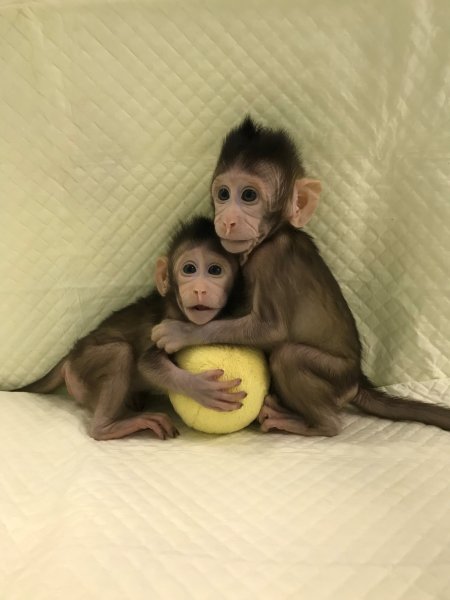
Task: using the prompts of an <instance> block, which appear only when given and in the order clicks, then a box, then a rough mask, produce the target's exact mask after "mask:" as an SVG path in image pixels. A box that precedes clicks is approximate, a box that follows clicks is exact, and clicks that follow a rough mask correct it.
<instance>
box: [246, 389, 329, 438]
mask: <svg viewBox="0 0 450 600" xmlns="http://www.w3.org/2000/svg"><path fill="white" fill-rule="evenodd" d="M258 421H259V423H260V425H261V431H263V432H264V433H267V432H269V431H274V430H275V431H279V432H281V433H294V434H296V435H306V436H312V435H327V434H324V433H320V432H319V430H318V429H316V428H313V427H309V425H308V424H307V423H306V422H305V420H304V419H303V417H301V416H300V415H298V414H297V413H294V412H292V411H290V410H289V409H288V408H285V407H284V406H282V405H281V404H280V402H279V401H278V398H277V397H276V396H274V395H273V394H269V395H268V396H266V397H265V399H264V404H263V406H262V408H261V411H260V413H259V415H258Z"/></svg>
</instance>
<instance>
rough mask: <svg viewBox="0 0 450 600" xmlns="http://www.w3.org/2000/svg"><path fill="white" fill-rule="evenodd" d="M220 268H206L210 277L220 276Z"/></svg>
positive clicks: (211, 266)
mask: <svg viewBox="0 0 450 600" xmlns="http://www.w3.org/2000/svg"><path fill="white" fill-rule="evenodd" d="M222 270H223V269H222V267H221V266H220V265H210V267H209V268H208V273H209V274H210V275H216V276H217V275H222Z"/></svg>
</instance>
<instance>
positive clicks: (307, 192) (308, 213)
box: [289, 177, 322, 227]
mask: <svg viewBox="0 0 450 600" xmlns="http://www.w3.org/2000/svg"><path fill="white" fill-rule="evenodd" d="M321 191H322V184H321V183H320V181H319V180H318V179H307V178H306V177H303V178H302V179H297V181H296V182H295V185H294V194H293V197H292V209H291V213H290V215H289V222H290V223H291V225H293V226H294V227H304V226H305V225H306V223H308V221H309V220H310V218H311V217H312V216H313V214H314V211H315V210H316V208H317V205H318V204H319V197H320V192H321Z"/></svg>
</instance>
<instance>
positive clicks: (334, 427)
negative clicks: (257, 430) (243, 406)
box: [261, 414, 340, 437]
mask: <svg viewBox="0 0 450 600" xmlns="http://www.w3.org/2000/svg"><path fill="white" fill-rule="evenodd" d="M261 431H262V432H264V433H269V432H270V431H277V432H279V433H292V434H295V435H304V436H307V437H313V436H318V437H319V436H323V437H333V436H335V435H337V434H338V433H339V432H340V426H339V424H338V423H336V422H330V423H326V424H323V425H318V426H309V425H308V424H307V423H306V422H305V421H304V419H303V418H302V417H300V416H297V415H293V414H292V415H291V416H290V417H281V418H268V419H266V420H265V421H263V422H262V424H261Z"/></svg>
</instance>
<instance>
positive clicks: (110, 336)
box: [18, 217, 246, 440]
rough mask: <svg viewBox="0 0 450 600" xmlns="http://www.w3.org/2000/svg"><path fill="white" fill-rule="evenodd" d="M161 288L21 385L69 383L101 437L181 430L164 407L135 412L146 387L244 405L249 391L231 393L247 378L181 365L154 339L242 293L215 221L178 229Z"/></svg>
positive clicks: (217, 310) (224, 405)
mask: <svg viewBox="0 0 450 600" xmlns="http://www.w3.org/2000/svg"><path fill="white" fill-rule="evenodd" d="M155 283H156V289H154V290H153V291H151V293H150V294H149V295H148V296H146V297H144V298H141V299H139V300H137V302H134V303H133V304H130V305H129V306H126V307H125V308H123V309H121V310H119V311H117V312H115V313H113V314H112V315H111V316H109V317H108V318H107V319H105V320H104V321H103V322H102V323H100V325H99V326H98V327H97V328H96V329H94V330H93V331H92V332H91V333H89V334H88V335H86V336H85V337H83V338H81V339H80V340H78V341H77V342H76V343H75V345H74V347H73V348H72V350H70V352H69V353H68V354H67V356H65V357H64V358H63V359H62V360H60V362H59V363H58V364H57V365H56V366H55V367H54V368H53V369H51V371H50V372H49V373H47V375H44V377H42V378H41V379H39V380H38V381H35V382H34V383H31V384H29V385H27V386H25V387H23V388H21V389H20V390H18V391H26V392H36V393H48V392H51V391H53V390H55V389H56V388H57V387H59V386H60V385H62V384H65V385H66V386H67V389H68V391H69V394H70V395H71V396H73V397H74V398H75V399H76V400H77V401H78V402H80V403H82V404H85V405H88V406H89V407H90V408H91V409H92V410H93V413H94V415H93V418H92V421H91V424H90V428H89V433H90V435H91V436H92V437H93V438H94V439H96V440H110V439H116V438H122V437H124V436H126V435H130V434H132V433H135V432H137V431H140V430H144V429H149V430H151V431H152V432H153V433H154V434H155V435H156V436H157V437H158V438H160V439H166V438H172V437H175V436H176V435H177V434H178V432H177V430H176V428H175V426H174V425H173V423H172V422H171V420H170V418H169V417H168V416H167V415H165V414H163V413H154V412H141V413H135V414H131V415H130V410H128V406H129V405H133V398H134V397H135V396H136V395H138V394H139V393H140V392H142V391H147V390H150V391H162V392H168V391H173V392H178V393H182V394H185V395H187V396H190V397H191V398H194V399H195V400H197V402H199V403H200V404H202V405H203V406H207V407H209V408H213V409H215V410H218V411H229V410H235V409H237V408H240V407H241V406H242V402H241V400H242V399H243V398H244V397H245V395H246V394H245V392H231V391H230V390H231V388H233V387H235V386H236V385H239V383H240V380H238V379H234V380H229V381H218V378H219V377H220V376H221V375H223V371H222V370H220V369H218V370H212V371H204V372H203V373H199V374H192V373H189V372H187V371H184V370H182V369H180V368H179V367H178V366H177V365H175V364H174V363H173V362H172V361H171V360H170V359H169V357H168V356H167V354H166V353H165V352H164V351H162V350H159V349H158V348H157V347H156V345H155V344H154V343H153V342H152V341H151V339H150V334H151V330H152V327H153V326H154V325H156V324H157V323H159V322H160V321H161V320H162V319H164V318H171V319H181V320H185V321H190V322H191V323H194V324H195V325H204V324H205V323H208V321H210V320H211V319H214V318H215V317H217V316H219V315H223V314H226V310H227V308H228V307H227V302H228V301H230V302H229V304H230V305H231V304H232V303H233V301H234V299H235V298H237V297H238V293H239V290H238V288H239V265H238V260H237V257H234V256H232V255H229V254H228V253H227V252H226V251H225V250H224V249H223V248H222V246H221V244H220V241H219V239H218V238H217V235H216V234H215V231H214V224H213V222H212V221H211V220H210V219H208V218H205V217H197V218H194V219H193V220H192V221H190V222H189V223H188V224H186V225H183V226H181V227H180V228H179V229H178V230H177V231H176V233H175V234H174V236H173V238H172V240H171V242H170V244H169V248H168V253H167V256H164V257H160V258H158V259H157V262H156V272H155Z"/></svg>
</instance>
